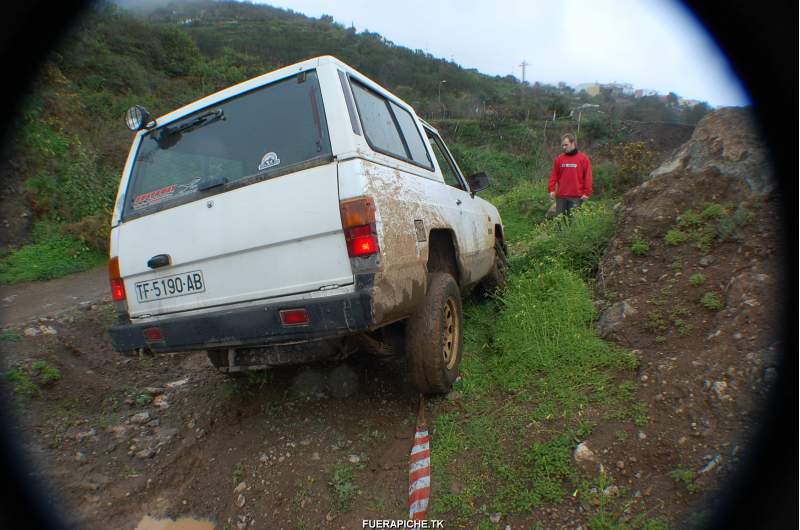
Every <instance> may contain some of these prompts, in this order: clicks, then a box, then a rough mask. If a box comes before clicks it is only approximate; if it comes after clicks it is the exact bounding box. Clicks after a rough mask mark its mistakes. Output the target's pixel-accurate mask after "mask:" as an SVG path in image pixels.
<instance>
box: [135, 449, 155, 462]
mask: <svg viewBox="0 0 800 530" xmlns="http://www.w3.org/2000/svg"><path fill="white" fill-rule="evenodd" d="M155 454H156V452H155V450H154V449H153V448H151V447H147V448H145V449H142V450H141V451H139V452H137V453H136V458H141V459H142V460H146V459H148V458H153V457H154V456H155Z"/></svg>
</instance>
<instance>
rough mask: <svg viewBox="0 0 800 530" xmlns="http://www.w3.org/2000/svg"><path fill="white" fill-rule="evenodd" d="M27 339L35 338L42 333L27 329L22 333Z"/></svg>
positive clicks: (34, 329)
mask: <svg viewBox="0 0 800 530" xmlns="http://www.w3.org/2000/svg"><path fill="white" fill-rule="evenodd" d="M22 333H23V334H24V335H25V336H26V337H35V336H36V335H38V334H39V333H40V331H39V330H38V329H36V328H25V330H24V331H23V332H22Z"/></svg>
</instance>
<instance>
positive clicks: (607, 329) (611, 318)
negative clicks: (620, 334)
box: [597, 300, 637, 338]
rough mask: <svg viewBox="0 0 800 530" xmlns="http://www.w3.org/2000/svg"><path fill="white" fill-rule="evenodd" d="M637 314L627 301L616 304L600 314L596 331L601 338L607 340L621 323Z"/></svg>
mask: <svg viewBox="0 0 800 530" xmlns="http://www.w3.org/2000/svg"><path fill="white" fill-rule="evenodd" d="M636 313H637V311H636V309H635V308H634V307H633V306H631V305H630V304H629V303H628V301H627V300H623V301H621V302H617V303H615V304H613V305H612V306H611V307H609V308H608V309H606V310H605V311H603V312H602V313H601V314H600V318H599V319H598V320H597V330H598V332H599V334H600V336H601V337H603V338H609V337H611V336H613V334H614V332H615V331H616V330H617V329H618V328H619V327H620V326H621V325H622V322H623V321H624V320H625V319H626V318H628V317H630V316H633V315H635V314H636Z"/></svg>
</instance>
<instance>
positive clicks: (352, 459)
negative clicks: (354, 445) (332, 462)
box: [347, 455, 361, 464]
mask: <svg viewBox="0 0 800 530" xmlns="http://www.w3.org/2000/svg"><path fill="white" fill-rule="evenodd" d="M347 461H348V462H350V463H351V464H358V463H359V462H361V457H360V456H358V455H350V456H348V457H347Z"/></svg>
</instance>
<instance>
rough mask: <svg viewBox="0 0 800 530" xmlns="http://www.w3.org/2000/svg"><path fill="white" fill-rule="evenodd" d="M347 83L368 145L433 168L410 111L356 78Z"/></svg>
mask: <svg viewBox="0 0 800 530" xmlns="http://www.w3.org/2000/svg"><path fill="white" fill-rule="evenodd" d="M350 86H351V87H352V88H353V97H354V98H355V100H356V107H357V108H358V114H359V116H360V117H361V125H362V127H363V128H364V133H365V136H366V138H367V142H368V143H369V145H370V147H372V149H374V150H375V151H378V152H381V153H384V154H386V155H390V156H393V157H395V158H399V159H401V160H405V161H406V162H411V163H412V164H415V165H417V166H420V167H424V168H425V169H428V170H431V171H433V162H431V158H430V155H429V154H428V150H427V149H426V148H425V144H424V142H423V141H422V136H421V135H420V133H419V129H417V125H416V122H415V121H414V118H413V117H412V116H411V114H410V113H409V112H408V111H407V110H406V109H404V108H402V107H401V106H399V105H397V104H396V103H395V102H393V101H389V100H387V99H386V98H385V97H383V96H381V95H380V94H378V93H376V92H374V91H372V90H371V89H369V88H367V87H365V86H362V85H361V84H360V83H358V82H355V81H351V83H350Z"/></svg>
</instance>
